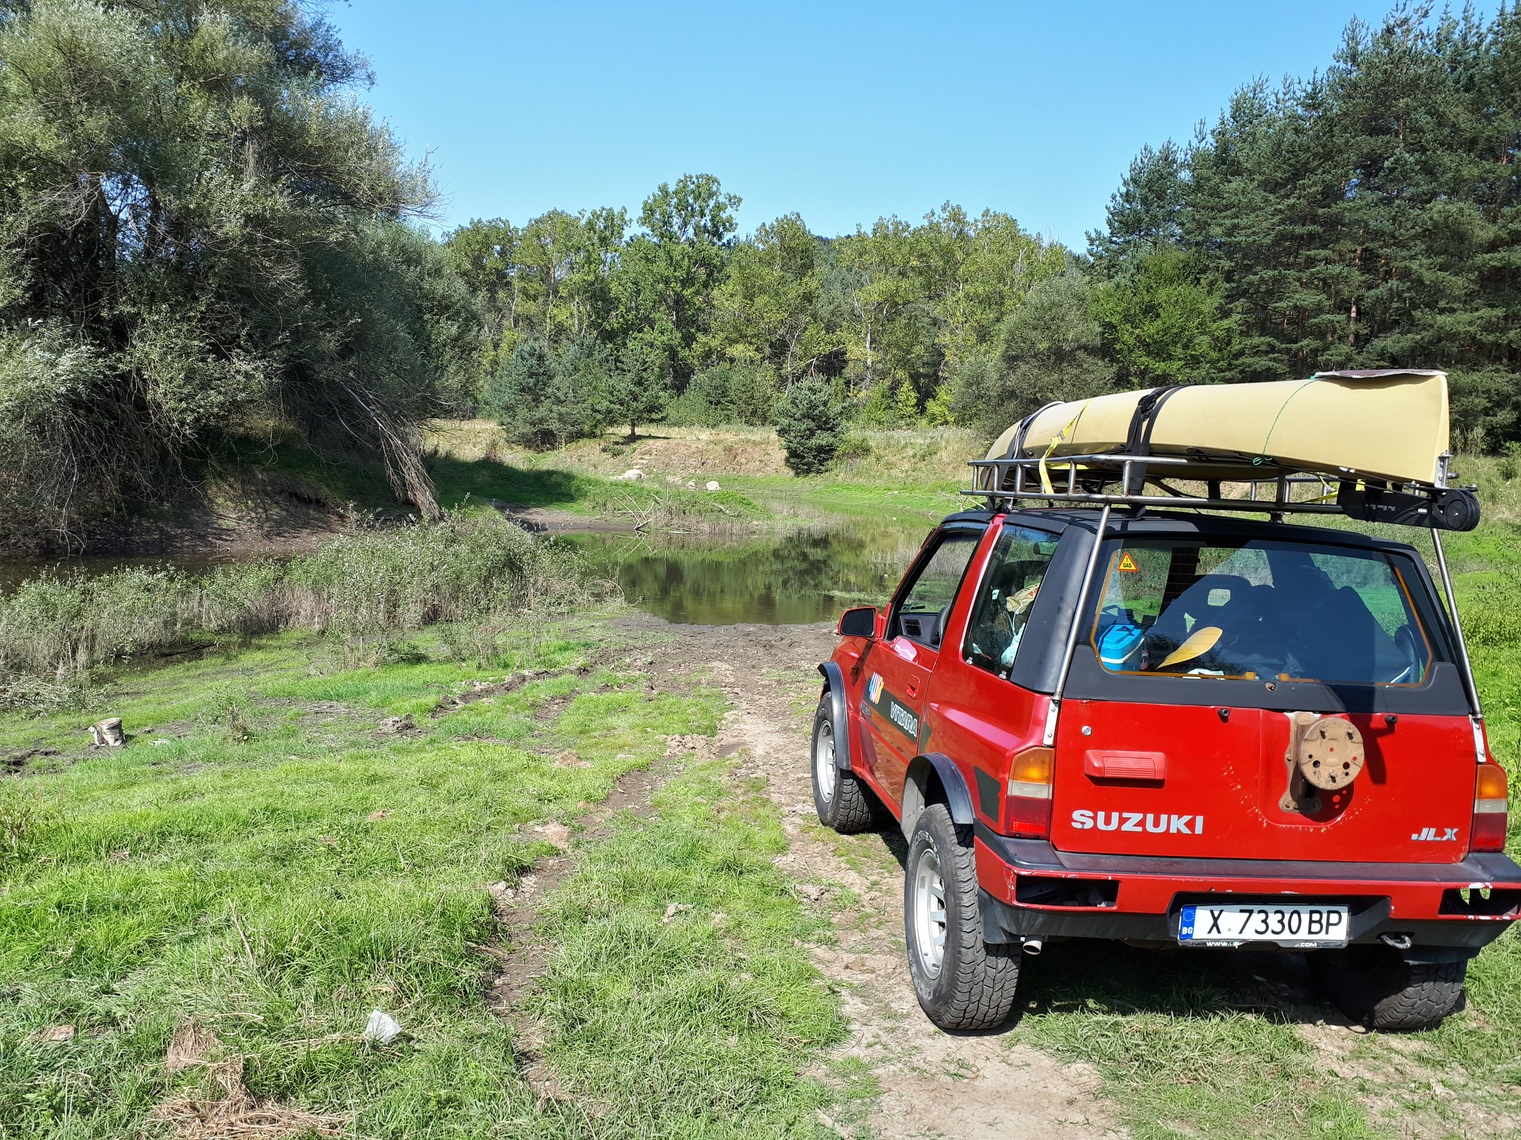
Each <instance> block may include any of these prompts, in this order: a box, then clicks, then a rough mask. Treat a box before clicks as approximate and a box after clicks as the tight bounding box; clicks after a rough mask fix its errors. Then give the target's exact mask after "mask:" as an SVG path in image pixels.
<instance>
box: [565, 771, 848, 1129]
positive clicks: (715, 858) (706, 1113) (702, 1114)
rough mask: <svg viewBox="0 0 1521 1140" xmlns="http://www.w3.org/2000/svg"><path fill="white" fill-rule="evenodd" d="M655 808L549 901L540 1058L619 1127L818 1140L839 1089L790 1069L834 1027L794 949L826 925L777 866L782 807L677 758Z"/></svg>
mask: <svg viewBox="0 0 1521 1140" xmlns="http://www.w3.org/2000/svg"><path fill="white" fill-rule="evenodd" d="M656 804H657V807H658V808H659V814H658V816H657V817H656V818H655V819H654V820H653V821H652V822H650V823H649V824H640V823H636V822H635V821H633V820H629V821H627V822H625V824H624V825H623V826H622V827H621V828H619V829H618V831H617V833H616V834H615V835H614V836H613V838H612V839H610V840H609V841H608V842H607V843H606V844H604V845H602V846H601V847H599V848H598V849H597V850H595V851H593V852H592V853H591V854H590V855H589V857H588V858H587V859H586V860H585V862H584V863H583V865H582V867H581V870H580V872H579V873H578V874H577V876H576V877H575V878H574V879H573V880H572V881H571V882H570V883H569V884H567V886H566V888H565V889H564V890H563V891H562V892H561V893H560V895H559V897H558V899H557V900H556V905H555V907H554V922H553V925H552V926H551V928H550V934H551V937H553V938H554V939H555V940H556V941H557V942H559V943H560V944H561V946H562V949H561V951H560V954H559V956H558V957H557V959H556V961H555V963H554V965H553V967H552V969H551V970H550V972H549V975H548V977H547V979H546V983H545V987H544V993H543V996H542V997H541V999H540V1000H539V1002H538V1009H539V1012H540V1014H541V1015H542V1016H543V1017H544V1018H545V1019H546V1021H548V1023H549V1024H551V1025H552V1026H554V1029H555V1032H554V1036H553V1038H552V1041H551V1045H550V1047H549V1051H548V1054H547V1057H548V1060H549V1061H550V1062H551V1063H552V1065H553V1066H554V1068H555V1070H556V1072H557V1073H558V1074H560V1076H561V1079H562V1081H563V1082H564V1084H565V1086H566V1088H567V1090H568V1091H570V1092H571V1093H572V1094H573V1095H575V1096H577V1097H578V1098H585V1100H586V1101H587V1102H589V1103H594V1104H597V1105H600V1106H602V1111H603V1112H604V1113H606V1114H607V1116H606V1118H608V1119H613V1120H618V1121H620V1122H625V1123H624V1126H623V1128H620V1129H619V1131H624V1129H627V1131H624V1134H637V1135H640V1136H650V1137H656V1136H671V1137H677V1136H698V1135H711V1136H735V1137H739V1136H753V1137H770V1136H784V1135H812V1134H814V1133H815V1132H817V1131H818V1128H817V1124H816V1123H815V1117H816V1113H817V1111H818V1109H820V1108H821V1107H823V1106H825V1105H827V1104H829V1103H831V1101H832V1100H833V1099H834V1094H833V1093H832V1092H831V1091H830V1090H829V1089H827V1088H825V1087H824V1086H823V1085H822V1084H820V1083H819V1082H818V1081H816V1080H813V1079H810V1078H805V1077H803V1076H801V1075H800V1074H799V1067H800V1066H799V1062H800V1060H801V1059H802V1058H806V1057H814V1058H817V1057H818V1056H819V1054H820V1052H821V1050H822V1049H823V1048H824V1047H826V1046H829V1045H832V1044H834V1043H836V1042H838V1041H840V1040H842V1039H843V1038H844V1036H845V1024H844V1021H843V1019H842V1017H841V1016H840V1012H839V1009H838V1005H837V1002H836V1001H835V999H834V997H833V996H832V995H831V994H830V992H829V990H828V989H827V987H825V985H824V984H823V981H822V979H821V978H820V977H819V976H818V974H817V973H816V971H815V970H814V969H813V967H812V966H811V965H810V964H809V962H808V960H807V958H806V956H805V955H802V954H799V953H798V952H797V950H796V946H797V944H798V942H799V940H804V941H818V940H820V939H821V938H824V937H826V936H827V934H826V932H827V930H828V924H827V922H826V921H824V920H823V919H821V918H817V917H809V916H807V915H806V914H805V913H804V911H803V910H802V908H801V907H800V906H799V905H798V903H797V901H796V899H795V897H794V895H793V892H792V883H791V881H790V880H789V879H788V878H787V876H786V875H784V874H783V873H782V872H781V871H779V870H777V869H776V868H775V867H774V866H772V864H771V859H772V858H773V857H775V856H777V855H779V854H781V853H782V852H783V851H785V850H786V846H787V844H786V839H785V837H784V836H783V834H782V830H781V827H780V824H779V821H778V819H777V816H776V812H775V809H774V808H773V807H772V806H771V805H770V803H769V801H767V800H766V799H765V798H764V796H763V795H762V794H761V792H760V789H759V787H755V786H752V787H750V788H747V789H741V790H739V791H738V792H736V789H735V787H734V783H733V780H732V778H730V777H729V773H728V765H727V764H726V763H725V762H723V761H707V762H693V763H690V764H688V765H687V767H686V769H685V770H684V771H683V772H682V773H681V774H680V775H679V776H678V777H676V778H675V779H674V780H672V781H671V782H670V783H669V784H667V785H666V786H665V788H664V789H663V790H662V792H661V793H660V795H659V796H658V797H657V798H656ZM672 904H676V905H677V906H678V907H680V908H681V909H678V910H677V911H676V912H675V913H674V914H672V915H669V916H668V912H669V910H670V907H671V905H672ZM632 1122H638V1123H637V1126H635V1127H633V1128H628V1127H627V1126H628V1124H629V1123H632Z"/></svg>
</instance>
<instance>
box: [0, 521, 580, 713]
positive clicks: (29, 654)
mask: <svg viewBox="0 0 1521 1140" xmlns="http://www.w3.org/2000/svg"><path fill="white" fill-rule="evenodd" d="M584 579H585V575H584V572H583V570H582V567H581V564H580V562H579V560H578V559H577V558H576V557H575V555H574V554H573V553H571V552H570V551H569V550H568V549H567V548H565V547H563V546H560V545H557V544H553V543H545V542H539V541H538V540H536V539H535V538H534V537H533V536H532V535H530V534H529V533H528V532H526V531H524V530H523V529H522V528H521V527H519V526H517V525H515V524H514V523H512V522H510V521H509V520H508V519H506V518H503V517H502V516H501V515H498V514H496V513H495V512H492V513H490V514H481V515H466V514H460V513H450V514H445V515H444V517H443V518H442V519H440V520H439V521H437V522H426V521H425V522H420V523H417V524H414V525H412V526H406V527H400V528H394V529H387V530H377V531H368V532H359V533H354V534H345V535H340V536H339V537H338V538H336V539H334V540H333V541H332V542H330V543H328V544H327V545H326V546H323V547H322V548H320V549H319V550H317V551H315V552H314V553H312V554H305V555H298V556H297V557H295V558H292V559H291V560H290V561H289V562H285V563H280V562H273V561H263V562H252V563H244V564H240V565H234V566H224V567H219V568H217V569H216V570H214V571H213V572H212V573H211V574H209V575H207V576H206V577H205V578H202V579H199V580H197V579H195V578H192V577H190V576H189V575H187V574H183V573H180V572H178V571H168V570H150V569H143V568H131V569H125V570H116V571H113V572H111V573H109V574H104V575H100V576H98V577H94V578H91V577H87V576H85V575H79V574H76V575H72V576H68V577H62V578H58V577H43V578H34V579H31V580H30V581H27V582H24V583H22V585H21V586H20V587H19V588H18V589H17V590H16V591H15V592H14V593H13V594H11V595H10V596H8V597H0V680H9V682H10V683H9V684H5V685H0V705H10V706H11V707H18V708H25V707H39V708H40V707H42V706H44V705H47V704H49V703H56V696H57V694H56V693H55V692H54V691H53V688H56V686H54V687H52V688H50V687H49V686H47V685H40V683H38V682H36V681H35V678H37V677H39V676H49V675H51V676H54V677H56V678H58V680H59V681H60V682H62V681H65V680H67V679H69V678H77V677H80V676H84V675H87V674H88V672H89V670H90V669H91V668H92V667H94V666H96V665H100V664H104V663H108V662H112V661H117V660H121V659H124V658H129V657H132V656H135V655H139V654H142V653H148V652H158V651H164V650H168V649H171V648H175V647H178V646H180V645H183V644H184V643H185V642H186V641H187V640H188V639H189V638H191V637H192V636H202V637H205V636H218V635H227V634H233V635H241V634H253V633H272V632H276V631H278V630H283V629H308V630H313V631H316V632H326V631H333V632H336V633H340V634H343V635H345V636H348V637H353V638H359V639H366V638H369V639H375V638H379V637H380V636H381V635H382V634H385V633H387V632H389V631H397V630H409V629H417V628H419V627H421V626H424V625H429V624H432V623H434V622H442V621H457V620H461V619H466V618H474V617H477V616H479V615H483V614H488V613H491V612H494V611H495V612H501V611H509V610H510V611H523V610H530V609H558V608H564V607H566V606H568V605H571V604H574V603H576V602H577V601H579V600H581V599H582V598H583V597H585V596H586V590H585V587H584V586H583V585H582V583H583V581H584ZM24 678H32V679H33V680H22V679H24Z"/></svg>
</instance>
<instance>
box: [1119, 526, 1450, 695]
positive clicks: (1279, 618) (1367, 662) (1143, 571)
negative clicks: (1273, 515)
mask: <svg viewBox="0 0 1521 1140" xmlns="http://www.w3.org/2000/svg"><path fill="white" fill-rule="evenodd" d="M1100 566H1101V569H1102V578H1101V579H1100V581H1102V583H1103V593H1102V595H1101V602H1100V604H1099V610H1098V614H1097V617H1096V619H1095V621H1094V624H1093V630H1092V635H1091V642H1090V643H1091V644H1092V646H1093V650H1094V652H1095V653H1096V654H1097V655H1098V659H1099V662H1100V663H1101V664H1102V665H1103V667H1104V668H1105V669H1106V670H1108V671H1109V672H1111V673H1146V674H1158V675H1164V676H1176V677H1190V676H1192V677H1235V678H1246V679H1252V678H1265V679H1268V680H1273V679H1277V680H1282V681H1298V680H1308V681H1335V682H1343V683H1353V684H1358V683H1361V684H1370V683H1371V684H1376V685H1418V684H1420V683H1421V682H1422V681H1424V680H1425V679H1426V674H1427V672H1428V670H1429V669H1430V668H1431V665H1432V662H1433V661H1434V660H1436V659H1438V657H1439V654H1438V651H1437V649H1436V647H1435V643H1434V639H1433V638H1432V637H1431V636H1430V634H1429V632H1428V630H1429V618H1428V620H1426V621H1423V620H1422V618H1421V616H1420V614H1419V613H1418V612H1417V608H1416V604H1415V602H1414V601H1413V599H1412V590H1413V589H1419V588H1420V580H1419V579H1418V578H1416V577H1415V573H1414V565H1413V563H1412V562H1411V560H1410V559H1409V558H1406V557H1403V556H1400V555H1390V554H1385V553H1383V552H1381V551H1369V550H1351V549H1346V548H1343V547H1334V546H1319V545H1315V544H1311V543H1303V542H1292V543H1290V542H1272V541H1253V542H1242V543H1241V544H1240V545H1226V544H1220V543H1210V542H1207V541H1204V540H1197V539H1195V540H1187V539H1159V540H1146V539H1131V540H1126V542H1125V543H1124V545H1123V546H1121V547H1119V548H1118V549H1116V550H1114V551H1113V553H1112V554H1111V555H1110V557H1109V558H1108V560H1107V562H1106V563H1101V564H1100ZM1427 612H1428V613H1429V611H1427Z"/></svg>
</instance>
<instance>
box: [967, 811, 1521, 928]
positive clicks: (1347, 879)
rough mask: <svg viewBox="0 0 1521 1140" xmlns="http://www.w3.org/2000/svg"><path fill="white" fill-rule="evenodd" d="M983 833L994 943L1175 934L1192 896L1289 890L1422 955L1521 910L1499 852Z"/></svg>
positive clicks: (982, 868)
mask: <svg viewBox="0 0 1521 1140" xmlns="http://www.w3.org/2000/svg"><path fill="white" fill-rule="evenodd" d="M976 833H977V840H976V849H977V877H978V880H979V882H980V885H981V888H982V889H981V891H980V895H981V897H982V915H983V936H984V937H985V938H986V939H987V940H988V941H989V942H1019V941H1024V940H1026V939H1030V938H1059V937H1068V938H1115V939H1125V940H1129V941H1138V942H1161V943H1168V942H1172V943H1175V942H1176V941H1177V936H1178V920H1179V915H1180V912H1181V910H1182V907H1183V905H1184V904H1185V903H1188V902H1197V901H1207V900H1209V899H1210V898H1211V897H1213V898H1215V899H1218V898H1219V896H1220V895H1222V894H1229V895H1235V896H1239V897H1240V898H1241V899H1242V900H1243V901H1245V900H1247V899H1252V898H1259V899H1266V898H1279V899H1281V898H1282V896H1285V895H1290V896H1302V897H1308V898H1310V899H1314V900H1316V901H1320V902H1326V903H1333V902H1343V903H1346V904H1347V906H1348V909H1349V912H1350V914H1349V931H1348V934H1349V938H1350V941H1352V942H1375V941H1378V940H1380V939H1384V940H1386V941H1392V942H1393V943H1394V944H1396V945H1405V944H1406V942H1407V940H1408V945H1409V946H1410V948H1411V949H1410V951H1409V953H1407V957H1421V956H1422V949H1423V948H1425V949H1426V951H1427V952H1428V955H1434V956H1435V957H1468V956H1471V955H1472V954H1475V953H1477V952H1478V951H1479V949H1480V948H1481V947H1483V946H1485V945H1487V944H1489V943H1490V942H1492V941H1494V940H1495V939H1496V938H1498V937H1499V936H1500V935H1501V934H1502V933H1504V931H1505V928H1506V927H1507V926H1509V925H1510V923H1511V922H1512V921H1514V920H1515V919H1516V918H1517V917H1521V867H1518V866H1517V865H1516V864H1515V863H1514V862H1513V861H1512V860H1511V859H1510V858H1508V857H1507V856H1505V855H1501V854H1473V855H1469V856H1468V858H1466V859H1464V860H1463V861H1462V862H1460V863H1443V864H1426V863H1319V862H1317V863H1309V862H1290V861H1287V860H1256V859H1150V858H1144V857H1138V856H1130V855H1086V854H1074V853H1071V852H1062V851H1057V850H1056V849H1055V848H1053V847H1052V846H1051V845H1050V844H1049V843H1047V842H1045V841H1043V840H1031V839H1010V838H1008V837H1007V836H1003V835H998V834H997V833H995V832H993V831H991V830H990V829H988V828H987V827H985V826H983V825H982V824H980V823H979V824H978V825H977V827H976ZM1463 892H1468V893H1467V894H1466V895H1465V894H1464V893H1463Z"/></svg>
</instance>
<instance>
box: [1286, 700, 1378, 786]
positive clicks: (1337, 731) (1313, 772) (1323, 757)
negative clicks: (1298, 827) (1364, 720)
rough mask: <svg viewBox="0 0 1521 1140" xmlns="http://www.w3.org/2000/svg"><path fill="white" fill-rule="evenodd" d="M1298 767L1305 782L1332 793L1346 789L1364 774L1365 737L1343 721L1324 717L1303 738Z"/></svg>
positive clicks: (1353, 725)
mask: <svg viewBox="0 0 1521 1140" xmlns="http://www.w3.org/2000/svg"><path fill="white" fill-rule="evenodd" d="M1298 751H1299V755H1298V756H1297V757H1296V763H1297V764H1298V767H1299V774H1300V775H1302V776H1303V777H1304V778H1305V782H1306V783H1309V784H1310V785H1312V786H1314V787H1317V788H1319V789H1321V790H1322V791H1326V792H1332V791H1336V790H1337V789H1339V788H1345V787H1347V786H1348V785H1349V784H1351V783H1352V781H1353V780H1355V779H1357V776H1358V773H1359V772H1361V771H1362V770H1363V762H1364V759H1365V753H1364V751H1363V734H1362V733H1361V732H1359V731H1358V730H1357V725H1355V724H1353V723H1352V722H1351V721H1349V720H1342V719H1341V718H1340V717H1334V716H1323V717H1321V718H1320V719H1319V720H1316V721H1314V722H1312V723H1311V724H1310V725H1309V727H1308V728H1306V729H1305V730H1304V733H1303V735H1301V736H1300V738H1299V750H1298Z"/></svg>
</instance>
